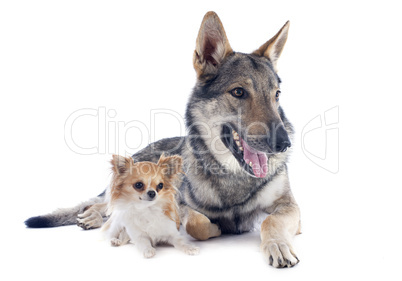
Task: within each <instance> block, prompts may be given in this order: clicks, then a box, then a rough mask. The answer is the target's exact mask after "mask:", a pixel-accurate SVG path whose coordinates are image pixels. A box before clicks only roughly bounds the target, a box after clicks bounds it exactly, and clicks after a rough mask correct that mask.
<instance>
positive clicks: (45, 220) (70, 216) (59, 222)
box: [25, 192, 105, 228]
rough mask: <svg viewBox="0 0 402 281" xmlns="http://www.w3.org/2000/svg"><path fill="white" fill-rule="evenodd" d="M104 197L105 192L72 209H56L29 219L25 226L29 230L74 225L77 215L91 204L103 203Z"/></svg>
mask: <svg viewBox="0 0 402 281" xmlns="http://www.w3.org/2000/svg"><path fill="white" fill-rule="evenodd" d="M104 195H105V192H103V193H101V194H100V195H98V196H97V197H94V198H91V199H89V200H87V201H85V202H82V203H80V204H78V205H77V206H75V207H72V208H63V209H57V210H55V211H54V212H52V213H50V214H47V215H43V216H37V217H31V218H29V219H27V220H26V221H25V225H26V226H27V227H30V228H43V227H57V226H64V225H71V224H76V223H77V215H78V214H81V213H83V212H84V211H85V210H86V209H88V208H89V207H90V206H92V205H93V204H96V203H101V202H103V201H104V197H105V196H104Z"/></svg>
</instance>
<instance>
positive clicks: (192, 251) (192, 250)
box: [184, 245, 200, 256]
mask: <svg viewBox="0 0 402 281" xmlns="http://www.w3.org/2000/svg"><path fill="white" fill-rule="evenodd" d="M184 252H185V253H186V254H187V255H190V256H195V255H198V254H199V253H200V248H198V247H196V246H193V245H186V247H185V248H184Z"/></svg>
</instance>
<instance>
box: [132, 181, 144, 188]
mask: <svg viewBox="0 0 402 281" xmlns="http://www.w3.org/2000/svg"><path fill="white" fill-rule="evenodd" d="M143 187H144V184H143V183H142V182H137V183H135V184H134V188H135V189H137V190H141V189H143Z"/></svg>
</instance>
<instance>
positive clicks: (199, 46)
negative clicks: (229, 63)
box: [193, 12, 233, 78]
mask: <svg viewBox="0 0 402 281" xmlns="http://www.w3.org/2000/svg"><path fill="white" fill-rule="evenodd" d="M231 53H233V50H232V48H231V47H230V44H229V41H228V38H227V37H226V33H225V29H224V28H223V25H222V22H221V21H220V19H219V17H218V15H217V14H216V13H215V12H208V13H206V14H205V16H204V19H203V20H202V23H201V27H200V31H199V32H198V37H197V42H196V47H195V51H194V56H193V65H194V69H195V71H196V72H197V77H198V78H201V77H202V76H204V75H211V74H215V73H216V71H217V68H218V67H219V65H220V64H221V63H222V61H223V59H224V58H226V57H227V56H228V55H230V54H231Z"/></svg>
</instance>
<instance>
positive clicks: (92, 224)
mask: <svg viewBox="0 0 402 281" xmlns="http://www.w3.org/2000/svg"><path fill="white" fill-rule="evenodd" d="M102 224H103V218H102V215H101V214H100V213H99V212H98V211H96V210H93V209H91V208H89V209H88V210H86V211H85V212H84V213H82V214H79V215H78V218H77V225H78V226H79V227H82V228H83V229H85V230H88V229H94V228H99V227H101V226H102Z"/></svg>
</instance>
